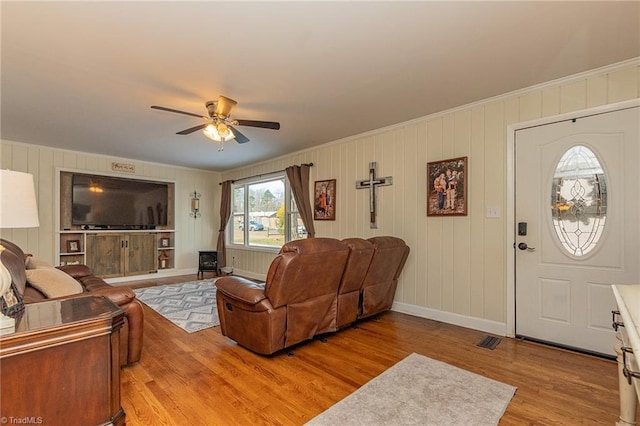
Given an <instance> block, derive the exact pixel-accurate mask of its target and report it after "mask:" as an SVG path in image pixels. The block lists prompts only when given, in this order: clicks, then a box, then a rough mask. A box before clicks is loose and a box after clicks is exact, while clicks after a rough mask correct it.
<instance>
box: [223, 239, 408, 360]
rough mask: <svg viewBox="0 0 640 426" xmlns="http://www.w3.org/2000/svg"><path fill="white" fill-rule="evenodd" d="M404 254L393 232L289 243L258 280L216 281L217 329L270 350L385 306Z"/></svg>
mask: <svg viewBox="0 0 640 426" xmlns="http://www.w3.org/2000/svg"><path fill="white" fill-rule="evenodd" d="M408 254H409V247H408V246H407V245H406V244H405V243H404V241H403V240H401V239H400V238H395V237H374V238H370V239H369V240H364V239H361V238H349V239H346V240H344V241H340V240H337V239H333V238H309V239H305V240H297V241H292V242H289V243H287V244H285V245H283V246H282V248H281V250H280V252H279V253H278V255H277V256H276V257H275V259H274V260H273V261H272V262H271V265H270V267H269V271H268V273H267V280H266V282H265V283H264V284H256V283H254V282H253V281H250V280H247V279H244V278H240V277H235V276H229V277H224V278H221V279H219V280H217V281H216V287H217V295H216V297H217V304H218V316H219V317H220V329H221V331H222V334H223V335H224V336H227V337H229V338H231V339H232V340H235V341H236V342H237V343H238V344H240V345H241V346H244V347H246V348H248V349H250V350H252V351H254V352H257V353H259V354H263V355H269V354H272V353H274V352H277V351H279V350H281V349H284V348H287V347H290V346H292V345H295V344H297V343H300V342H303V341H305V340H308V339H311V338H313V337H314V336H316V335H319V334H323V333H329V332H335V331H337V330H339V329H341V328H344V327H346V326H348V325H349V324H352V323H353V322H355V321H357V320H358V319H360V318H366V317H369V316H372V315H375V314H378V313H381V312H383V311H385V310H388V309H390V308H391V305H392V303H393V298H394V295H395V291H396V287H397V284H398V277H399V275H400V272H401V271H402V268H403V266H404V264H405V261H406V259H407V256H408Z"/></svg>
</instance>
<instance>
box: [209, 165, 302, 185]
mask: <svg viewBox="0 0 640 426" xmlns="http://www.w3.org/2000/svg"><path fill="white" fill-rule="evenodd" d="M301 166H309V167H313V163H302V164H301ZM285 170H286V169H282V170H275V171H273V172H269V173H262V174H259V175H253V176H247V177H243V178H240V179H235V180H231V183H236V182H240V181H243V180H247V179H253V178H259V177H262V176H269V175H273V174H275V173H282V172H284V171H285ZM222 184H223V182H220V183H219V184H218V185H222Z"/></svg>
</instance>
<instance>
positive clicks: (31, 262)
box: [25, 256, 53, 269]
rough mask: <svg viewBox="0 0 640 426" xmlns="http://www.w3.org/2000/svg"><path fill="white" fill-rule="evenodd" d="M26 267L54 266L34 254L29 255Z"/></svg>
mask: <svg viewBox="0 0 640 426" xmlns="http://www.w3.org/2000/svg"><path fill="white" fill-rule="evenodd" d="M25 267H26V269H38V268H53V265H52V264H50V263H49V262H47V261H46V260H42V259H38V258H35V257H33V256H27V261H26V262H25Z"/></svg>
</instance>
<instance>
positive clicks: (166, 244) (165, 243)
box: [160, 237, 169, 247]
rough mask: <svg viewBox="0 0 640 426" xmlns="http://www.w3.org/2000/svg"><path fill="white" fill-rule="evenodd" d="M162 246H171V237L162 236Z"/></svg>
mask: <svg viewBox="0 0 640 426" xmlns="http://www.w3.org/2000/svg"><path fill="white" fill-rule="evenodd" d="M160 247H169V238H166V237H163V238H160Z"/></svg>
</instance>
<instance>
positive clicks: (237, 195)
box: [227, 174, 307, 249]
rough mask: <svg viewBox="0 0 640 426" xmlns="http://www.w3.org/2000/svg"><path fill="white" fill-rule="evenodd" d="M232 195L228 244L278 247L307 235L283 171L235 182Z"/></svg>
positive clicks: (267, 247)
mask: <svg viewBox="0 0 640 426" xmlns="http://www.w3.org/2000/svg"><path fill="white" fill-rule="evenodd" d="M232 197H233V199H232V201H231V218H230V219H229V220H230V224H229V225H230V226H228V234H227V240H228V242H229V245H241V246H244V247H253V248H266V249H269V248H271V249H279V248H280V247H281V246H282V245H283V244H284V243H285V242H287V241H291V240H295V239H299V238H305V237H306V236H307V235H306V234H307V232H306V229H305V228H304V225H303V224H302V220H301V219H300V218H299V215H298V208H297V206H296V203H295V201H294V200H293V196H292V193H291V188H290V186H289V182H288V180H287V178H286V176H285V175H284V174H279V175H273V176H271V177H270V178H269V179H256V180H252V181H245V182H242V183H237V184H234V185H233V188H232Z"/></svg>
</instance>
